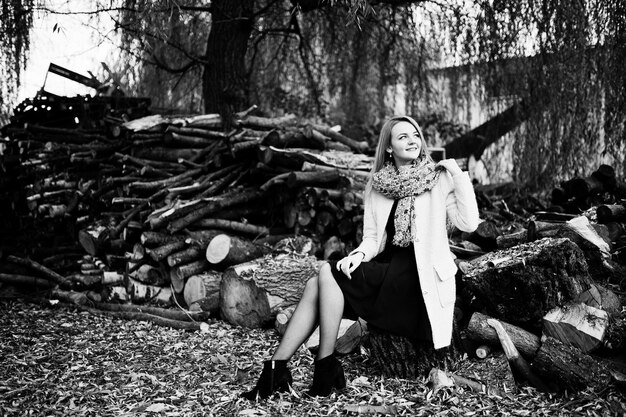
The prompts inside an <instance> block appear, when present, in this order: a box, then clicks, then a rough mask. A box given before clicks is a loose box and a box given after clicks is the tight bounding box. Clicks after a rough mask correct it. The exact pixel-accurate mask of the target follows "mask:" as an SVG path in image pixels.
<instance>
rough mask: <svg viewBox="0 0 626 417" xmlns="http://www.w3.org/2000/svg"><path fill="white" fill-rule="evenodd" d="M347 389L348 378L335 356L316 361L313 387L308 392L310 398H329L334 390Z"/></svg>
mask: <svg viewBox="0 0 626 417" xmlns="http://www.w3.org/2000/svg"><path fill="white" fill-rule="evenodd" d="M345 387H346V376H345V375H344V373H343V367H342V366H341V362H339V360H337V358H336V357H335V355H334V354H331V355H328V356H326V357H325V358H323V359H320V360H317V361H315V370H314V371H313V385H312V386H311V389H310V390H309V391H308V392H307V394H309V395H310V396H312V397H313V396H318V395H319V396H323V397H328V396H329V395H330V393H331V392H332V390H333V388H337V389H340V390H341V389H344V388H345Z"/></svg>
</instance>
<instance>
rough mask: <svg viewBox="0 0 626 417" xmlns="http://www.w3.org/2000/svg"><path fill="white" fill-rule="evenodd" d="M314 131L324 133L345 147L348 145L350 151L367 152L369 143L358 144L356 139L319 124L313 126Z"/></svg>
mask: <svg viewBox="0 0 626 417" xmlns="http://www.w3.org/2000/svg"><path fill="white" fill-rule="evenodd" d="M312 127H313V129H315V130H317V131H318V132H320V133H322V134H323V135H325V136H327V137H329V138H331V139H333V140H336V141H337V142H339V143H343V144H344V145H347V146H349V147H350V149H352V150H354V151H357V152H361V153H362V152H365V151H366V150H367V149H368V148H369V145H368V144H367V142H357V141H356V140H354V139H350V138H349V137H347V136H345V135H343V134H341V133H339V132H337V131H335V130H333V129H331V128H330V127H328V126H324V125H319V124H314V125H312Z"/></svg>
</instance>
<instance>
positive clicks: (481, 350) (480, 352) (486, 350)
mask: <svg viewBox="0 0 626 417" xmlns="http://www.w3.org/2000/svg"><path fill="white" fill-rule="evenodd" d="M490 353H491V348H490V347H489V346H488V345H480V346H478V347H477V348H476V357H477V358H478V359H485V358H486V357H487V356H489V354H490Z"/></svg>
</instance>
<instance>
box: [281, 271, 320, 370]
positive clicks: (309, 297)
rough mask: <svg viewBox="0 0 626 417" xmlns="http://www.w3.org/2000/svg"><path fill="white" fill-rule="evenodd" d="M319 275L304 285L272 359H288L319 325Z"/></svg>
mask: <svg viewBox="0 0 626 417" xmlns="http://www.w3.org/2000/svg"><path fill="white" fill-rule="evenodd" d="M318 281H319V277H315V278H311V279H310V280H309V281H307V283H306V286H305V287H304V293H303V294H302V298H301V299H300V302H298V306H297V307H296V309H295V310H294V312H293V315H292V316H291V319H290V320H289V324H288V325H287V329H286V330H285V334H284V335H283V338H282V339H281V341H280V343H279V344H278V347H277V348H276V351H275V352H274V355H273V356H272V360H277V361H278V360H288V359H290V358H291V357H292V356H293V354H294V353H296V351H297V350H298V348H299V347H300V345H302V343H304V342H305V341H306V339H307V338H308V337H309V336H310V335H311V333H313V330H314V329H315V326H317V314H318V299H319V289H318V287H319V284H318Z"/></svg>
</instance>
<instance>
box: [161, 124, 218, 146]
mask: <svg viewBox="0 0 626 417" xmlns="http://www.w3.org/2000/svg"><path fill="white" fill-rule="evenodd" d="M194 130H199V131H202V130H201V129H194ZM205 132H206V131H205ZM214 140H215V139H213V138H207V137H202V136H195V135H194V133H191V132H188V133H186V134H183V133H178V132H177V131H175V130H174V129H171V128H168V129H167V131H166V132H165V135H163V143H165V144H167V145H168V146H174V147H176V146H179V147H181V148H206V147H207V146H209V145H211V143H212V142H213V141H214Z"/></svg>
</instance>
